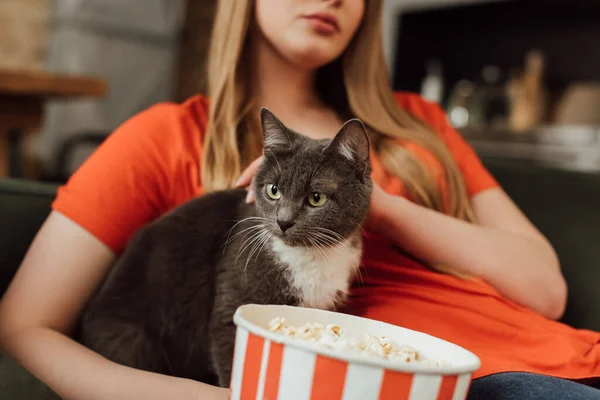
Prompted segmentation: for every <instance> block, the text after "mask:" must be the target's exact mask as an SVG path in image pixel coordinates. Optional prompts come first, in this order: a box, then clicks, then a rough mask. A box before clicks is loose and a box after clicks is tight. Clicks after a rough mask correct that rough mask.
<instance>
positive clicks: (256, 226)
mask: <svg viewBox="0 0 600 400" xmlns="http://www.w3.org/2000/svg"><path fill="white" fill-rule="evenodd" d="M264 227H265V225H264V224H258V225H252V226H250V227H248V228H244V229H242V230H241V231H239V232H237V233H236V234H235V235H233V236H231V237H230V238H229V239H228V240H227V242H225V245H228V244H229V243H231V242H232V241H233V240H234V239H235V238H236V237H238V236H240V235H241V234H243V233H244V232H247V231H252V230H254V229H260V228H264Z"/></svg>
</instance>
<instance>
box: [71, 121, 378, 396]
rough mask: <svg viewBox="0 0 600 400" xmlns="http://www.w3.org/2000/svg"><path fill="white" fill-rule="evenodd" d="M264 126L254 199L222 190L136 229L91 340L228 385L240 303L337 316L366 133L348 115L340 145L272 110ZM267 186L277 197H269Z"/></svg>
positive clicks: (366, 187) (116, 353)
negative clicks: (309, 134)
mask: <svg viewBox="0 0 600 400" xmlns="http://www.w3.org/2000/svg"><path fill="white" fill-rule="evenodd" d="M261 119H262V126H263V135H264V142H265V149H264V150H265V151H264V154H265V158H264V162H263V163H262V165H261V167H260V168H259V170H258V171H257V173H256V176H255V179H254V183H253V185H254V190H255V193H256V201H255V203H254V204H251V205H248V204H245V202H244V197H245V194H246V193H245V191H244V190H231V191H221V192H216V193H212V194H208V195H205V196H202V197H200V198H197V199H194V200H191V201H189V202H187V203H186V204H184V205H182V206H180V207H178V208H177V209H176V210H174V211H173V212H171V213H169V214H167V215H165V216H163V217H162V218H159V219H158V220H157V221H155V222H153V223H151V224H149V225H148V226H147V227H144V228H143V229H141V230H140V231H139V232H138V233H137V234H136V235H135V236H134V238H133V239H132V241H131V242H130V243H129V244H128V246H127V249H126V251H125V253H124V254H123V255H122V257H120V259H119V260H118V261H117V263H116V264H115V266H114V267H113V268H112V270H111V272H110V273H109V275H108V277H107V279H106V280H105V282H104V284H103V285H102V286H101V288H100V289H99V291H98V292H97V293H96V294H95V296H94V297H93V298H92V300H91V301H90V303H89V304H88V307H87V308H86V310H85V312H84V314H83V316H82V320H81V341H82V343H83V344H84V345H86V346H87V347H89V348H91V349H93V350H95V351H96V352H98V353H100V354H102V355H103V356H105V357H107V358H108V359H111V360H113V361H116V362H118V363H121V364H124V365H128V366H131V367H135V368H139V369H143V370H148V371H153V372H158V373H163V374H168V375H173V376H180V377H185V378H191V379H195V380H199V381H203V382H207V383H218V384H219V385H221V386H227V385H229V380H230V373H231V363H232V358H233V347H234V346H233V345H234V336H235V326H234V324H233V320H232V317H233V314H234V312H235V310H236V309H237V308H238V307H239V306H240V305H243V304H247V303H258V304H287V305H299V306H306V307H316V308H325V309H331V308H333V307H334V306H335V305H336V304H338V303H340V302H341V301H343V300H344V299H345V296H346V293H347V290H348V288H349V284H350V282H351V280H352V279H353V278H354V276H355V273H356V271H357V269H358V267H359V263H360V257H361V239H360V232H359V229H360V227H359V225H360V224H361V223H362V222H363V220H364V218H365V217H366V215H367V212H368V207H369V200H370V195H371V188H372V187H371V185H372V184H371V179H370V163H369V140H368V137H367V134H366V131H365V128H364V126H363V125H362V123H361V122H360V121H358V120H352V121H349V122H347V123H346V124H345V125H344V126H343V127H342V128H341V129H340V131H339V132H338V134H337V135H336V137H335V138H334V140H333V141H329V140H319V141H316V140H310V139H308V138H306V137H304V136H301V135H299V134H297V133H295V132H292V131H291V130H289V129H287V128H286V127H285V126H284V125H283V124H282V123H281V122H280V121H279V120H278V119H277V118H276V117H275V116H274V115H273V114H272V113H270V112H269V111H268V110H265V109H263V110H262V112H261ZM269 183H274V184H276V185H277V187H278V193H280V194H281V198H280V199H278V200H273V199H271V198H270V197H269V196H268V195H267V192H266V185H268V184H269ZM313 192H319V193H322V194H326V195H327V200H326V201H325V203H324V204H323V205H321V206H319V207H313V206H311V205H310V204H309V203H308V201H307V198H308V196H309V195H310V194H311V193H313ZM240 221H241V222H240ZM278 221H279V222H278ZM238 222H239V223H238ZM290 224H293V226H291V227H290V228H288V229H287V230H285V232H284V230H283V229H282V228H280V226H283V227H286V225H288V226H289V225H290Z"/></svg>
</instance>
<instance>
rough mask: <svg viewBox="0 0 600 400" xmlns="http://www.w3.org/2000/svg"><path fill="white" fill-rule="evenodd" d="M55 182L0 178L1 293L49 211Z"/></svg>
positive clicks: (54, 192) (54, 191)
mask: <svg viewBox="0 0 600 400" xmlns="http://www.w3.org/2000/svg"><path fill="white" fill-rule="evenodd" d="M55 194H56V186H54V185H51V184H44V183H38V182H32V181H26V180H16V179H5V178H0V221H2V223H0V254H1V255H2V257H0V296H1V294H3V293H4V291H5V290H6V287H7V286H8V284H9V282H10V280H11V279H12V277H13V275H14V273H15V271H16V270H17V268H18V266H19V264H20V263H21V261H22V259H23V256H24V255H25V252H26V251H27V248H28V247H29V245H30V243H31V241H32V240H33V238H34V236H35V234H36V232H37V231H38V229H39V228H40V226H41V225H42V223H43V222H44V220H45V219H46V217H47V216H48V214H49V212H50V203H51V202H52V200H53V199H54V196H55Z"/></svg>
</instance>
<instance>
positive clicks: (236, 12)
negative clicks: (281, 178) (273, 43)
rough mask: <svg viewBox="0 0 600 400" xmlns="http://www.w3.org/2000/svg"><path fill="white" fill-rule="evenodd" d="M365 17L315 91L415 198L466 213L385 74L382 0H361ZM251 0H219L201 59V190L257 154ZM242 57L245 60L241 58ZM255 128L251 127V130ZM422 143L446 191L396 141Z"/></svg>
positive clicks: (230, 178) (458, 188)
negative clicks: (204, 80) (360, 127)
mask: <svg viewBox="0 0 600 400" xmlns="http://www.w3.org/2000/svg"><path fill="white" fill-rule="evenodd" d="M365 4H366V9H365V16H364V18H363V21H362V23H361V25H360V27H359V28H358V31H357V33H356V35H355V37H354V39H353V40H352V42H351V43H350V45H349V47H348V48H347V49H346V51H345V52H344V54H343V55H342V56H341V57H340V59H338V60H336V61H334V62H333V63H332V64H330V65H328V66H326V67H323V68H321V70H319V71H318V73H317V90H318V91H319V93H321V96H322V97H323V99H324V101H325V102H326V103H327V104H329V105H330V106H331V107H333V108H334V109H336V111H338V113H339V114H340V116H342V117H348V116H354V117H357V118H359V119H361V120H362V121H363V122H364V123H365V125H366V126H367V127H368V129H369V135H370V138H371V142H372V144H373V150H374V152H375V154H376V156H377V157H378V159H379V160H380V161H381V163H382V164H383V166H384V167H385V169H386V170H387V171H388V172H389V173H390V174H392V175H394V176H396V177H398V178H400V179H401V180H402V181H403V182H404V184H405V185H406V189H407V190H408V193H409V195H410V196H411V198H412V200H414V201H415V202H417V203H419V204H421V205H423V206H426V207H429V208H431V209H434V210H438V211H443V212H446V213H448V214H450V215H452V216H455V217H457V218H460V219H462V220H466V221H472V220H473V212H472V207H471V203H470V201H469V197H468V195H467V191H466V188H465V183H464V181H463V179H462V177H461V175H460V173H459V170H458V168H457V165H456V163H455V162H454V160H453V158H452V156H451V154H450V152H449V150H448V149H447V147H446V146H445V145H444V144H443V142H442V140H441V139H440V137H439V136H438V135H437V134H436V133H434V132H433V131H432V130H431V129H430V128H429V127H427V126H426V125H425V124H424V123H422V122H421V121H419V120H417V119H416V118H414V117H413V116H412V115H411V114H409V113H408V112H406V111H404V110H402V109H401V108H400V107H399V106H398V104H397V102H396V100H395V97H394V93H393V91H392V88H391V85H390V82H389V80H388V76H387V70H386V64H385V60H384V56H383V42H382V37H381V8H382V0H368V1H366V2H365ZM253 8H254V0H235V1H230V0H221V1H219V4H218V7H217V13H216V19H215V24H214V28H213V36H212V41H211V47H210V53H209V60H208V95H209V98H210V115H209V123H208V132H207V135H206V138H205V141H204V151H203V152H204V154H203V157H202V165H201V177H202V184H203V186H204V188H205V189H206V190H207V191H213V190H218V189H224V188H229V187H232V186H233V185H234V183H235V181H236V179H237V178H238V176H239V174H240V172H241V170H242V168H244V167H245V166H247V165H248V163H249V162H250V161H252V160H253V159H255V158H257V157H258V156H260V155H261V151H262V141H261V135H260V133H257V130H258V129H259V124H258V121H257V120H256V118H257V117H255V116H256V115H257V114H258V113H257V112H254V111H255V110H256V107H257V105H255V104H253V102H252V98H251V96H250V89H249V87H248V86H247V85H248V82H250V79H251V77H248V76H247V73H248V71H247V68H248V64H249V63H248V62H247V59H248V58H247V57H246V56H247V54H244V51H246V49H247V48H248V46H247V43H246V41H247V38H248V36H249V35H248V31H249V29H250V23H251V18H252V17H253V14H254V13H253ZM244 61H246V62H244ZM258 132H259V131H258ZM403 142H404V143H406V142H412V143H415V144H417V145H419V146H422V147H423V148H425V149H427V150H429V151H430V152H431V153H432V154H433V155H434V156H435V157H436V158H437V159H438V160H439V162H440V163H441V165H442V167H443V170H444V174H445V180H446V182H447V186H448V193H449V196H448V198H447V199H444V196H443V194H442V191H441V188H440V187H439V185H438V183H437V182H436V180H435V178H434V177H433V174H431V172H429V170H428V169H427V168H426V166H425V165H423V164H422V163H421V162H420V161H419V160H418V159H417V158H416V157H415V156H414V155H413V154H412V153H411V152H409V151H407V150H406V149H405V148H404V147H403V146H402V143H403Z"/></svg>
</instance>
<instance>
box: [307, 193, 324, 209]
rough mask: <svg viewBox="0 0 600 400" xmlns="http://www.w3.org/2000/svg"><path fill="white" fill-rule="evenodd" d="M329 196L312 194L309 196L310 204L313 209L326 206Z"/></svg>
mask: <svg viewBox="0 0 600 400" xmlns="http://www.w3.org/2000/svg"><path fill="white" fill-rule="evenodd" d="M326 200H327V196H325V195H324V194H322V193H311V194H310V195H309V196H308V203H309V204H310V205H311V206H313V207H319V206H322V205H323V204H325V201H326Z"/></svg>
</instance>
